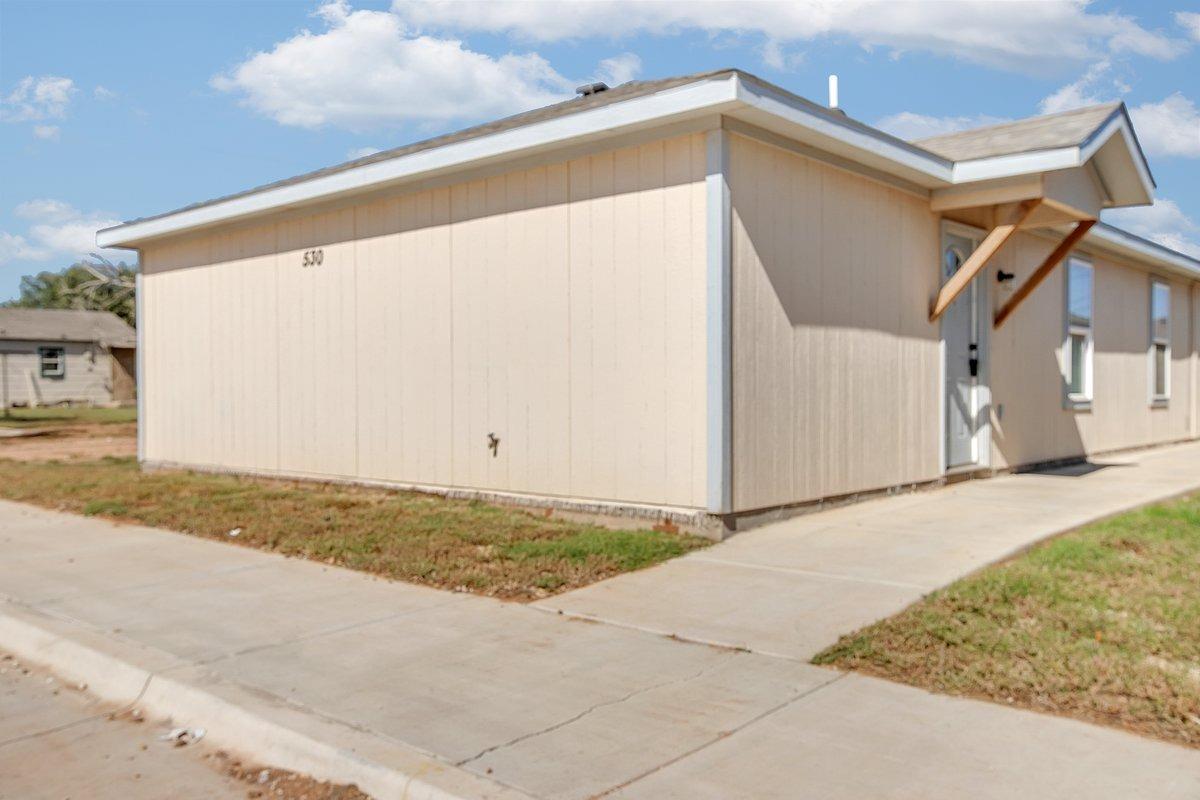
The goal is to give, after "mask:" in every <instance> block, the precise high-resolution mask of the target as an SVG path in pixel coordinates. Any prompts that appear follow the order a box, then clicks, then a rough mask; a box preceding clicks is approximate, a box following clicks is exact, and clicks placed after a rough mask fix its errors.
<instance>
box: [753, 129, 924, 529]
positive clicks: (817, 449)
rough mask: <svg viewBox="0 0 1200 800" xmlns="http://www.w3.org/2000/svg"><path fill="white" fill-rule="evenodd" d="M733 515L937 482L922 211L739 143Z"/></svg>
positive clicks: (790, 156) (813, 165)
mask: <svg viewBox="0 0 1200 800" xmlns="http://www.w3.org/2000/svg"><path fill="white" fill-rule="evenodd" d="M730 160H731V177H730V184H731V195H732V204H733V226H732V236H733V459H734V477H733V494H734V508H735V510H739V511H742V510H749V509H755V508H764V507H770V506H775V505H781V504H787V503H797V502H803V501H806V500H813V499H817V498H821V497H828V496H835V495H841V494H846V493H850V492H858V491H865V490H870V489H878V488H883V487H889V486H894V485H897V484H903V483H912V482H918V481H927V480H931V479H935V478H937V477H938V476H939V474H940V473H939V470H940V464H939V462H940V443H941V439H940V437H941V427H940V422H939V402H938V398H939V395H940V391H941V389H940V383H939V381H940V369H941V368H940V350H939V344H938V328H937V326H936V325H932V324H930V323H929V322H928V319H927V312H928V303H929V298H930V297H931V296H932V295H933V293H934V291H935V289H936V281H937V278H938V272H937V254H938V247H939V246H938V218H937V217H936V216H935V215H934V214H933V213H932V212H931V211H930V210H929V205H928V201H926V200H923V199H921V198H919V197H915V196H913V195H910V194H908V193H905V192H903V191H900V190H898V189H894V188H891V187H889V186H885V185H883V184H881V183H877V182H874V181H872V180H869V179H867V178H864V177H860V176H857V175H854V174H851V173H849V172H846V171H842V170H839V169H835V168H833V167H830V166H827V165H825V164H822V163H820V162H818V161H815V160H812V159H808V158H805V157H802V156H800V155H797V154H794V153H791V152H788V151H786V150H783V149H780V148H776V147H773V146H771V145H767V144H764V143H761V142H759V141H756V140H753V139H749V138H746V137H744V136H733V137H732V142H731V158H730Z"/></svg>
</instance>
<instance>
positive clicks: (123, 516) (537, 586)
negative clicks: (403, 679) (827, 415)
mask: <svg viewBox="0 0 1200 800" xmlns="http://www.w3.org/2000/svg"><path fill="white" fill-rule="evenodd" d="M0 497H3V498H5V499H9V500H18V501H23V502H30V503H37V504H40V505H44V506H48V507H52V508H60V509H62V510H64V511H71V512H74V513H80V514H86V515H89V516H92V515H94V516H102V517H108V518H111V519H117V520H122V521H128V522H138V523H141V524H144V525H151V526H157V527H162V528H169V529H172V530H177V531H183V532H186V533H192V534H196V535H199V536H206V537H210V538H214V539H220V540H222V541H226V542H232V543H236V544H240V545H248V546H251V547H258V548H262V549H266V550H273V551H276V552H280V553H285V554H287V555H293V556H300V557H303V558H310V559H314V560H318V561H323V562H326V563H330V564H339V565H341V566H345V567H349V568H351V569H358V570H363V571H366V572H372V573H375V574H378V575H383V576H386V577H388V578H396V579H399V580H406V581H414V582H418V583H424V584H428V585H431V586H438V587H441V588H447V589H458V590H466V591H473V592H479V593H482V594H488V595H493V596H497V597H504V598H510V599H533V598H538V597H544V596H546V595H547V594H550V593H553V592H558V591H565V590H567V589H573V588H576V587H579V586H583V585H586V584H588V583H592V582H594V581H597V580H600V579H602V578H607V577H609V576H612V575H616V574H618V573H621V572H628V571H630V570H635V569H641V568H643V567H647V566H650V565H651V564H655V563H658V562H660V561H663V560H666V559H669V558H674V557H675V556H679V555H682V554H684V553H686V552H688V551H690V550H694V549H696V548H699V547H704V546H706V545H707V544H708V542H707V540H704V539H701V538H698V537H694V536H686V535H680V534H674V533H667V532H663V531H656V530H638V531H633V530H610V529H607V528H602V527H598V526H595V525H590V524H583V523H578V522H572V521H568V520H565V519H560V518H555V517H547V516H545V514H543V513H536V514H535V513H530V512H528V511H523V510H520V509H516V508H509V507H503V506H495V505H490V504H487V503H482V502H478V501H468V500H449V499H445V498H441V497H435V496H432V495H426V494H418V493H413V492H395V491H387V490H384V489H373V488H365V487H349V486H335V485H329V484H319V483H307V482H291V481H273V480H265V479H256V478H239V477H234V476H228V475H213V474H208V473H192V472H185V471H158V472H145V473H144V472H141V471H140V470H139V469H138V466H137V464H136V463H135V461H134V460H133V459H116V458H109V459H104V460H101V461H91V462H55V461H49V462H21V463H18V462H14V461H3V460H0ZM235 528H240V529H241V530H240V532H239V534H238V535H237V536H236V537H231V536H229V535H228V534H229V531H231V530H233V529H235Z"/></svg>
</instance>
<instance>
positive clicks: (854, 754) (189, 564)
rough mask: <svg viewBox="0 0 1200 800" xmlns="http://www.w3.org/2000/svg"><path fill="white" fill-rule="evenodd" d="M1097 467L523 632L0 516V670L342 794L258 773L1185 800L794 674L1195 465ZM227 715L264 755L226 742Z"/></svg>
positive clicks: (896, 701) (756, 792)
mask: <svg viewBox="0 0 1200 800" xmlns="http://www.w3.org/2000/svg"><path fill="white" fill-rule="evenodd" d="M1122 462H1123V463H1127V464H1129V466H1124V467H1115V466H1114V467H1110V468H1107V469H1104V470H1100V471H1096V472H1093V473H1091V474H1088V475H1085V476H1082V477H1064V476H1019V477H1015V478H1006V479H1001V480H995V481H990V482H980V483H975V484H966V485H963V486H959V487H955V488H952V489H949V490H945V491H941V492H934V493H929V494H927V495H917V496H908V497H898V498H893V499H891V500H885V501H880V502H877V503H868V504H863V505H860V506H854V507H849V508H846V509H841V510H837V511H833V512H829V513H828V514H823V515H821V516H820V517H816V516H814V517H809V518H805V519H801V520H797V521H794V522H789V523H783V524H781V525H777V526H772V527H770V528H765V529H761V530H759V531H756V532H751V533H747V534H742V535H739V536H738V537H735V538H734V539H732V540H731V541H729V542H727V543H725V544H722V545H719V546H717V547H714V548H711V549H709V550H708V551H706V552H705V553H704V554H702V555H701V556H698V557H696V558H688V559H683V560H680V561H678V562H674V563H672V564H668V565H665V566H663V567H660V568H657V569H655V570H650V571H647V572H645V573H639V574H635V575H629V576H624V577H622V578H618V579H614V580H612V581H608V582H606V583H604V584H601V585H598V586H596V587H592V588H590V589H584V590H580V591H578V592H574V593H571V594H568V595H564V596H562V597H561V598H557V599H556V601H555V602H551V603H547V604H545V605H546V607H545V608H535V607H531V606H524V605H517V604H511V603H502V602H499V601H494V600H490V599H487V598H481V597H474V596H469V595H461V594H451V593H446V592H441V591H436V590H432V589H426V588H422V587H417V586H412V585H407V584H402V583H390V582H387V581H383V580H378V579H373V578H370V577H368V576H364V575H361V574H357V573H353V572H348V571H345V570H340V569H336V568H332V567H325V566H322V565H320V564H315V563H310V562H304V561H298V560H290V559H286V558H282V557H280V556H276V555H272V554H266V553H261V552H257V551H252V550H248V549H244V548H240V547H236V546H231V545H227V544H224V543H220V542H211V541H207V540H202V539H198V538H193V537H188V536H183V535H177V534H171V533H167V532H163V531H156V530H151V529H146V528H139V527H136V526H118V525H111V524H109V523H106V522H103V521H100V520H94V519H85V518H80V517H74V516H69V515H63V514H56V513H53V512H48V511H43V510H39V509H34V508H31V507H28V506H22V505H17V504H12V503H0V554H2V557H0V593H3V595H4V596H5V597H6V598H7V600H6V602H5V603H4V605H3V606H2V607H0V647H9V648H12V647H13V644H12V642H11V641H6V639H9V640H11V639H14V638H19V639H21V640H22V644H23V646H24V648H25V649H26V650H33V651H35V652H34V653H23V654H22V655H23V657H24V658H25V659H33V658H36V656H37V654H39V653H40V654H41V655H42V656H43V657H44V658H45V659H46V660H52V659H53V658H54V657H56V656H57V657H60V658H61V655H62V654H63V653H64V652H71V653H74V652H75V651H74V650H71V649H70V648H72V647H74V646H75V645H76V643H82V644H83V645H86V647H87V648H89V650H88V652H89V653H93V654H99V656H96V657H93V656H91V655H89V656H88V658H87V659H82V660H81V659H79V658H77V657H74V656H73V657H72V659H73V660H71V662H70V663H72V664H75V665H76V666H77V667H78V668H79V669H83V668H84V665H83V661H87V662H88V663H96V664H109V665H110V666H109V667H106V668H105V669H104V670H103V671H104V672H106V673H121V672H122V670H120V669H116V670H114V669H112V667H111V664H113V663H122V664H126V663H127V664H133V665H136V666H137V667H138V668H139V669H140V670H143V672H138V673H136V675H137V680H132V679H131V680H129V681H126V683H133V684H136V685H137V686H142V688H141V693H142V694H141V697H142V702H151V701H154V700H155V698H157V702H160V703H170V702H173V701H174V700H177V699H179V698H184V699H189V700H190V702H188V703H185V704H184V706H183V707H184V708H185V709H186V712H187V714H186V715H187V716H188V718H187V719H182V718H181V719H179V720H178V721H179V722H180V723H185V724H194V725H204V726H205V727H207V728H208V729H209V736H210V737H211V738H212V740H213V741H214V743H221V742H223V741H225V742H230V743H231V744H230V746H236V745H237V744H242V745H247V744H249V745H250V746H253V747H267V748H270V747H274V748H275V749H274V750H273V751H272V752H271V753H266V754H262V753H260V754H259V756H260V757H261V758H263V759H264V760H267V759H269V760H270V761H271V762H272V763H276V764H278V765H279V766H282V767H287V768H291V769H298V770H303V771H307V772H310V773H312V774H315V775H316V776H317V777H330V778H335V779H344V776H343V775H339V774H326V773H323V772H322V767H321V765H320V764H317V765H315V766H310V765H306V764H295V763H287V762H286V760H284V761H281V756H280V753H281V752H283V754H284V755H286V754H287V753H288V752H292V751H291V750H288V748H287V747H284V745H285V744H287V743H288V741H291V740H288V741H285V742H283V744H280V733H279V731H281V730H299V731H301V732H303V733H304V734H306V735H307V736H309V737H312V738H316V739H320V738H322V737H324V739H325V740H327V741H330V742H332V743H333V744H334V745H335V746H336V747H338V748H340V752H341V753H342V754H343V756H344V757H345V758H346V759H348V760H354V761H355V762H356V763H360V764H365V765H367V766H369V767H373V766H376V765H382V766H383V767H388V768H390V769H393V770H398V771H400V772H405V773H407V774H409V775H412V776H414V777H416V778H418V779H419V781H420V782H421V783H420V785H421V787H423V788H422V791H421V792H420V793H419V794H420V796H425V797H464V798H467V797H470V798H474V797H512V798H517V797H537V798H585V797H595V796H620V797H631V798H632V797H638V798H641V797H645V798H661V797H688V798H696V797H714V798H716V797H735V796H736V797H756V798H757V797H789V798H794V797H821V798H841V797H846V798H849V797H855V798H857V797H864V796H869V797H880V798H909V797H958V796H971V797H979V798H993V797H994V798H1001V797H1013V798H1016V797H1031V796H1036V797H1040V798H1041V797H1064V798H1065V797H1077V796H1088V797H1111V798H1125V797H1131V796H1153V797H1156V798H1195V797H1197V796H1200V752H1197V751H1194V750H1188V749H1184V748H1180V747H1175V746H1172V745H1168V744H1164V743H1160V742H1155V741H1152V740H1149V739H1143V738H1140V737H1136V736H1132V735H1129V734H1125V733H1122V732H1119V731H1115V730H1111V729H1106V728H1100V727H1095V726H1091V725H1087V724H1083V723H1079V722H1075V721H1072V720H1067V719H1060V718H1055V717H1048V716H1042V715H1038V714H1033V713H1029V712H1024V711H1020V710H1014V709H1010V708H1006V707H1002V706H999V705H994V704H990V703H982V702H977V701H971V700H963V699H956V698H948V697H941V696H935V695H931V694H928V693H926V692H923V691H921V690H918V689H914V688H911V687H906V686H901V685H897V684H891V683H887V682H884V681H878V680H874V679H871V678H866V677H862V676H859V675H852V674H851V675H846V674H842V673H838V672H835V671H832V670H826V669H821V668H817V667H813V666H811V665H808V664H806V663H803V662H802V661H800V660H798V659H800V658H803V657H805V656H806V655H807V654H809V653H811V652H813V651H815V650H817V649H820V647H822V646H824V644H826V643H828V642H830V641H833V640H834V639H835V638H836V636H837V634H839V633H843V632H847V631H849V630H850V629H852V628H854V627H856V626H858V625H860V624H862V623H864V622H869V621H871V620H872V619H874V618H876V617H877V616H880V615H883V614H887V613H889V612H890V611H892V610H895V609H897V608H899V607H901V606H903V605H904V604H905V603H907V602H909V601H910V600H911V599H914V598H915V597H917V596H918V595H919V594H920V593H921V592H922V591H924V590H925V589H926V588H928V587H932V586H935V585H937V584H938V583H941V582H945V581H947V580H950V579H951V578H953V577H956V576H957V575H959V574H961V573H962V572H964V571H967V570H970V569H974V568H975V567H977V566H980V565H982V564H983V563H986V562H987V561H989V560H992V559H994V558H997V557H999V556H1001V555H1003V554H1004V553H1006V552H1008V551H1010V550H1012V549H1013V548H1015V547H1019V546H1021V545H1023V544H1025V543H1027V542H1029V541H1032V540H1035V539H1037V538H1039V537H1041V536H1044V535H1047V534H1049V533H1052V532H1054V530H1055V529H1056V528H1057V527H1061V526H1063V525H1074V524H1078V523H1079V522H1082V521H1085V519H1086V518H1088V517H1094V516H1096V515H1098V514H1101V513H1110V512H1113V511H1116V510H1118V508H1119V507H1121V506H1122V505H1129V504H1134V503H1140V502H1146V501H1149V500H1152V499H1155V498H1158V497H1161V496H1164V495H1168V494H1173V493H1177V492H1179V491H1182V490H1183V489H1185V488H1188V486H1190V485H1200V447H1195V446H1192V447H1187V448H1174V449H1172V450H1164V451H1158V452H1155V453H1149V454H1144V455H1142V456H1139V457H1137V458H1131V459H1122ZM1109 476H1115V477H1109ZM980 504H986V506H985V509H986V511H987V513H986V514H982V513H981V512H980V510H979V509H980V507H981V505H980ZM906 509H907V511H905V510H906ZM902 512H904V513H902ZM935 524H936V525H938V526H942V525H946V526H947V527H939V529H940V530H941V531H942V534H941V536H942V537H943V538H942V541H941V543H940V546H939V542H938V540H937V536H935V535H934V534H933V533H932V527H933V526H934V525H935ZM834 526H836V528H835V527H834ZM829 529H834V530H842V531H844V532H843V533H839V534H837V535H831V534H824V533H822V531H826V530H829ZM1010 531H1012V532H1010ZM851 535H852V536H853V537H855V538H853V539H847V540H846V541H842V539H843V538H844V537H846V536H851ZM951 535H953V536H955V537H959V538H952V539H950V540H949V541H947V538H946V537H948V536H951ZM638 592H641V596H640V599H641V612H640V613H639V612H638V610H637V609H636V604H635V602H634V599H633V597H634V595H636V594H637V593H638ZM822 598H823V599H822ZM602 601H603V602H602ZM558 606H561V607H562V608H564V609H569V610H570V611H571V614H567V613H564V614H559V613H553V612H554V611H555V609H556V607H558ZM706 609H707V611H706ZM708 612H711V614H710V613H708ZM575 613H590V614H595V615H596V616H600V617H603V618H604V619H611V620H613V621H614V622H616V623H618V624H612V625H610V624H598V623H596V622H592V621H588V620H584V619H581V618H579V617H577V616H572V614H575ZM31 631H32V632H33V633H30V632H31ZM668 632H669V633H680V634H681V635H684V636H687V637H690V638H694V639H697V640H705V641H716V642H728V643H737V644H746V645H747V646H749V647H750V649H751V650H752V651H753V652H747V651H742V650H735V649H730V648H726V647H718V646H711V645H706V644H698V643H691V642H686V641H680V640H678V639H674V638H669V637H666V636H662V635H660V633H668ZM100 656H103V657H104V658H108V659H110V660H109V661H105V660H104V658H101V657H100ZM97 659H98V660H97ZM112 659H115V661H113V660H112ZM143 676H148V677H143ZM103 677H104V676H101V678H103ZM119 678H120V676H119V675H115V674H110V675H108V677H107V680H109V681H110V682H113V681H118V679H119ZM99 680H100V678H97V679H93V680H89V684H90V685H92V686H93V687H95V686H96V685H97V683H98V681H99ZM138 681H144V683H138ZM156 687H157V688H156ZM134 688H135V689H136V686H135V687H134ZM200 693H203V694H204V696H210V697H216V698H218V699H220V700H222V701H224V702H225V703H226V705H225V706H223V707H222V708H223V709H224V710H219V711H217V710H210V708H209V706H206V705H205V704H203V703H200V702H196V701H195V698H196V697H197V696H199V695H200ZM229 707H234V708H237V707H249V708H253V709H255V712H256V713H257V714H260V715H261V716H263V717H266V718H269V719H270V721H271V722H273V723H274V725H275V727H270V728H261V727H258V728H255V731H254V736H253V738H251V739H250V740H249V741H248V740H247V736H245V735H243V736H242V737H241V738H240V739H239V738H238V732H239V729H241V728H244V727H245V717H244V716H237V715H233V714H230V713H229V711H228V708H229ZM3 713H4V711H3V709H0V716H2V715H3ZM283 738H284V739H286V737H283ZM293 749H294V748H293ZM0 758H3V753H2V752H0ZM377 793H378V794H379V795H380V796H384V795H386V794H388V792H384V791H378V792H377Z"/></svg>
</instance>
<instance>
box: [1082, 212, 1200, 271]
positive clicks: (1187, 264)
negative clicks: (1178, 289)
mask: <svg viewBox="0 0 1200 800" xmlns="http://www.w3.org/2000/svg"><path fill="white" fill-rule="evenodd" d="M1087 240H1088V241H1089V242H1093V243H1095V244H1096V245H1097V246H1099V247H1100V248H1101V249H1104V250H1107V251H1109V252H1112V253H1116V254H1117V255H1122V256H1125V257H1128V258H1133V259H1136V260H1138V261H1141V262H1143V263H1148V264H1150V265H1151V266H1156V267H1159V268H1161V269H1165V270H1167V271H1169V272H1173V273H1174V274H1176V275H1180V276H1182V277H1185V278H1190V279H1191V280H1200V259H1196V258H1192V257H1191V256H1188V255H1185V254H1183V253H1180V252H1179V251H1177V250H1172V249H1171V248H1169V247H1166V246H1164V245H1161V244H1158V243H1157V242H1153V241H1150V240H1149V239H1145V238H1143V237H1141V236H1138V235H1137V234H1134V233H1130V232H1129V231H1126V230H1123V229H1121V228H1118V227H1116V226H1115V225H1110V224H1108V223H1107V222H1100V223H1097V224H1096V225H1095V226H1094V227H1093V228H1092V230H1091V231H1090V232H1089V233H1088V237H1087Z"/></svg>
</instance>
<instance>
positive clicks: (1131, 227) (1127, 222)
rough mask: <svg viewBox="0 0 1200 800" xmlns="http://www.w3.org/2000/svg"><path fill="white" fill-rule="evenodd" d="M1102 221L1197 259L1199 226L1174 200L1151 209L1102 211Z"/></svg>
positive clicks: (1198, 255)
mask: <svg viewBox="0 0 1200 800" xmlns="http://www.w3.org/2000/svg"><path fill="white" fill-rule="evenodd" d="M1103 217H1104V219H1105V220H1106V221H1107V222H1111V223H1113V224H1114V225H1117V226H1118V227H1121V228H1125V229H1126V230H1128V231H1130V232H1131V233H1136V234H1137V235H1138V236H1142V237H1145V238H1147V239H1150V240H1151V241H1155V242H1158V243H1159V244H1161V245H1165V246H1167V247H1170V248H1171V249H1173V250H1178V251H1179V252H1181V253H1187V254H1188V255H1190V256H1194V257H1196V258H1200V225H1197V224H1196V222H1195V221H1194V220H1192V219H1191V218H1190V217H1189V216H1188V215H1187V214H1185V213H1184V212H1183V209H1181V208H1180V207H1179V205H1178V204H1177V203H1176V202H1175V201H1173V200H1166V199H1162V198H1160V199H1158V200H1155V201H1154V205H1152V206H1142V207H1139V208H1117V209H1113V210H1111V211H1105V212H1104V213H1103Z"/></svg>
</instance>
